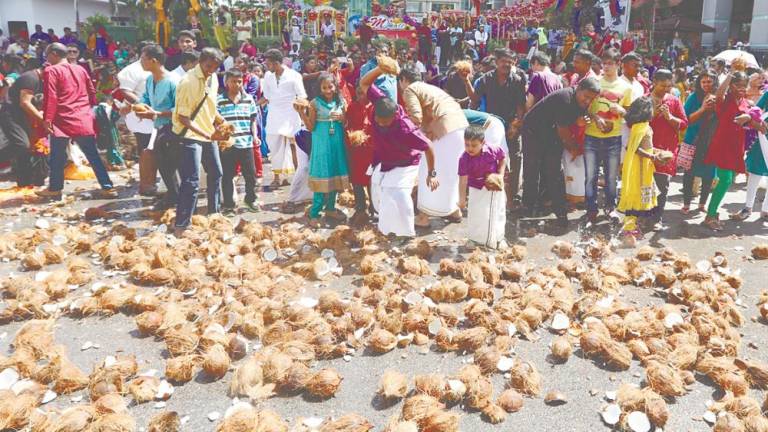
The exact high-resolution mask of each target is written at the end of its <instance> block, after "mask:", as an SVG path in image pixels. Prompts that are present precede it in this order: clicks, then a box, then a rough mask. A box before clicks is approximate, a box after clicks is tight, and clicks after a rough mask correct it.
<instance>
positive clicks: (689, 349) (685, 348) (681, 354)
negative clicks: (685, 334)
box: [669, 343, 699, 370]
mask: <svg viewBox="0 0 768 432" xmlns="http://www.w3.org/2000/svg"><path fill="white" fill-rule="evenodd" d="M698 356H699V349H698V347H697V346H695V345H691V344H687V343H685V344H682V345H680V346H678V347H677V348H675V350H674V351H672V353H670V355H669V363H670V364H671V365H672V366H674V367H676V368H677V369H680V370H690V369H693V367H694V366H696V360H697V359H698Z"/></svg>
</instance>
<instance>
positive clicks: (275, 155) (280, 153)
mask: <svg viewBox="0 0 768 432" xmlns="http://www.w3.org/2000/svg"><path fill="white" fill-rule="evenodd" d="M267 146H268V147H269V161H270V162H271V163H272V172H273V173H275V174H292V173H293V172H294V171H295V169H296V167H295V166H294V165H293V152H292V150H291V147H295V146H296V145H295V143H294V139H293V137H287V136H283V135H277V134H267ZM297 153H298V150H297Z"/></svg>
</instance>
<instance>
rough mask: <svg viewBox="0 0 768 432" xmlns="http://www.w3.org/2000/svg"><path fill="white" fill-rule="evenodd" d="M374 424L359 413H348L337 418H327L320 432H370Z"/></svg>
mask: <svg viewBox="0 0 768 432" xmlns="http://www.w3.org/2000/svg"><path fill="white" fill-rule="evenodd" d="M371 429H373V424H372V423H371V422H369V421H368V419H366V418H365V417H363V416H361V415H359V414H346V415H343V416H341V417H339V418H338V419H336V420H326V421H325V422H323V424H322V425H320V430H319V432H368V431H370V430H371Z"/></svg>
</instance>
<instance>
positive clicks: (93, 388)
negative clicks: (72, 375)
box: [88, 369, 125, 401]
mask: <svg viewBox="0 0 768 432" xmlns="http://www.w3.org/2000/svg"><path fill="white" fill-rule="evenodd" d="M124 391H125V383H124V382H123V377H122V376H121V375H120V374H119V373H118V372H117V371H112V370H108V369H98V370H96V372H94V373H93V374H91V377H90V381H89V382H88V394H89V395H90V397H91V400H92V401H96V400H98V399H99V398H101V397H102V396H104V395H106V394H110V393H119V394H123V393H124Z"/></svg>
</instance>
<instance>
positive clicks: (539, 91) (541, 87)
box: [528, 70, 563, 102]
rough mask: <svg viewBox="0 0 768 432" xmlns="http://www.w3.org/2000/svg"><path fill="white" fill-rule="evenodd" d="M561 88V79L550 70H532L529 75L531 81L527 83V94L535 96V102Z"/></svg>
mask: <svg viewBox="0 0 768 432" xmlns="http://www.w3.org/2000/svg"><path fill="white" fill-rule="evenodd" d="M561 88H563V81H562V80H561V79H560V77H559V76H557V75H556V74H555V73H553V72H552V71H550V70H545V71H542V72H534V73H533V75H531V83H530V84H528V94H531V95H533V97H534V98H536V102H538V101H540V100H542V99H544V96H546V95H548V94H550V93H552V92H553V91H556V90H560V89H561Z"/></svg>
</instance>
